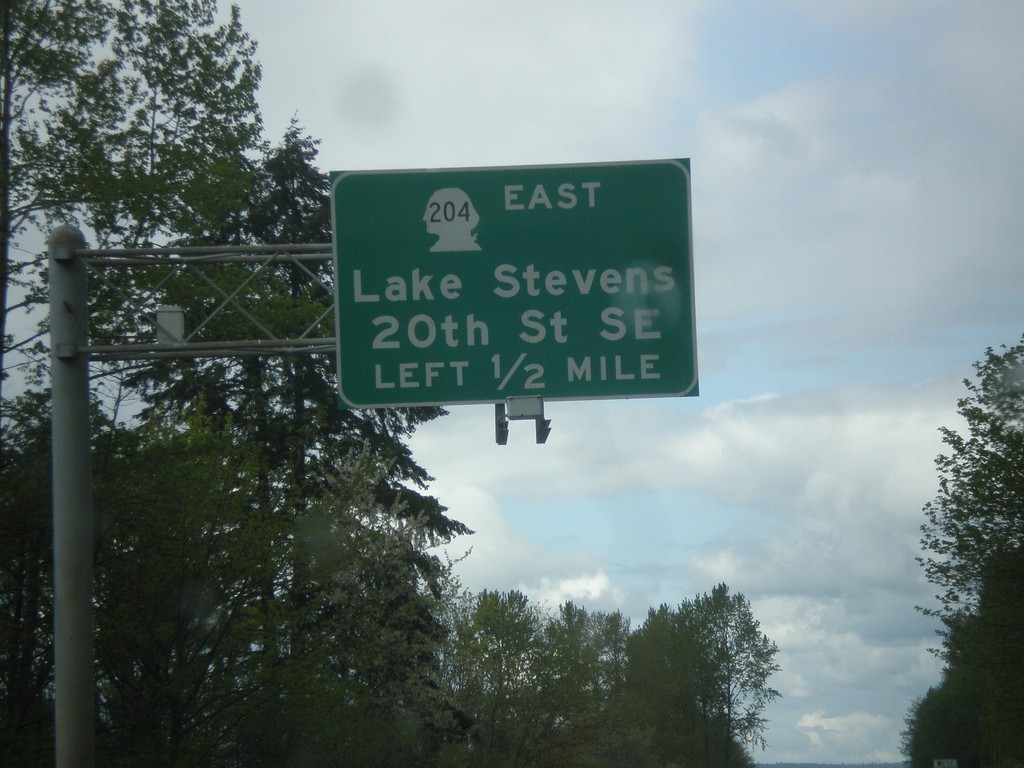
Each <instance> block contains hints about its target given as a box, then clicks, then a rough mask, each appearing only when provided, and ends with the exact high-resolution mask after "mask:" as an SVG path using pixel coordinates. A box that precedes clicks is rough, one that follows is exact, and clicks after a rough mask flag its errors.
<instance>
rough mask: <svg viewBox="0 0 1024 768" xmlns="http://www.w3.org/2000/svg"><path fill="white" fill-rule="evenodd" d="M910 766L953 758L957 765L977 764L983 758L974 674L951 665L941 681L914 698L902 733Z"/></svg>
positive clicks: (927, 766)
mask: <svg viewBox="0 0 1024 768" xmlns="http://www.w3.org/2000/svg"><path fill="white" fill-rule="evenodd" d="M900 750H901V752H902V753H903V756H904V757H906V759H907V763H908V768H932V765H933V761H934V760H935V759H936V758H952V759H955V760H956V761H957V766H958V768H978V767H979V765H980V758H981V691H980V689H979V686H978V685H977V682H976V680H975V678H974V676H973V675H971V674H968V673H966V672H965V670H963V669H959V668H955V669H949V670H947V671H946V673H945V674H944V675H943V679H942V682H941V683H940V684H939V685H938V686H936V687H934V688H929V689H928V692H927V693H926V694H925V695H924V696H922V697H921V698H919V699H917V700H916V701H914V703H913V704H912V705H911V707H910V711H909V712H908V714H907V718H906V729H905V730H904V731H903V732H902V734H901V741H900Z"/></svg>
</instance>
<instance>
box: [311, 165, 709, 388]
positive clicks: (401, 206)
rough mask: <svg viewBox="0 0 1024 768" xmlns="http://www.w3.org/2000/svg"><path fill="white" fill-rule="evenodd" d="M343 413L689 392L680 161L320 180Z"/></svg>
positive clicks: (692, 363) (686, 223) (688, 258)
mask: <svg viewBox="0 0 1024 768" xmlns="http://www.w3.org/2000/svg"><path fill="white" fill-rule="evenodd" d="M331 209H332V216H333V228H334V251H335V286H336V310H337V337H338V390H339V397H340V400H341V402H342V404H343V405H345V406H347V407H352V408H377V407H402V406H414V405H453V404H457V403H485V402H487V403H491V402H499V401H503V400H506V399H507V398H516V397H542V398H543V399H545V400H578V399H591V398H619V397H660V396H685V395H696V394H697V359H696V342H695V329H694V304H693V264H692V236H691V227H690V164H689V161H688V160H655V161H641V162H629V163H600V164H596V165H553V166H518V167H509V168H477V169H473V168H469V169H444V170H413V171H374V172H366V171H353V172H336V173H332V174H331Z"/></svg>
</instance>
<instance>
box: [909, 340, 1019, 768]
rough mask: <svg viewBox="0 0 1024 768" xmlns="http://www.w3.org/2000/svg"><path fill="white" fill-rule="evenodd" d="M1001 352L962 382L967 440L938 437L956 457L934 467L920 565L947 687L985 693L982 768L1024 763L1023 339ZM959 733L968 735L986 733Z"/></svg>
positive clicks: (917, 725)
mask: <svg viewBox="0 0 1024 768" xmlns="http://www.w3.org/2000/svg"><path fill="white" fill-rule="evenodd" d="M1002 349H1003V351H1002V352H996V351H995V350H993V349H992V348H989V349H987V350H986V353H985V358H984V359H983V360H981V361H979V362H977V363H975V366H974V368H975V372H976V380H974V381H972V380H969V379H968V380H965V382H964V384H965V386H966V387H967V390H968V393H969V394H968V395H967V396H966V397H963V398H961V399H960V400H959V401H958V403H957V409H958V412H959V414H960V416H961V417H962V418H963V420H964V423H965V425H966V434H960V433H959V432H957V431H955V430H953V429H949V428H943V429H942V430H941V432H942V437H943V442H944V443H945V444H946V445H947V446H948V448H949V453H948V454H943V455H940V456H939V457H938V458H937V459H936V467H937V468H938V474H939V493H938V495H937V497H936V498H935V500H934V501H932V502H930V503H928V504H927V505H926V506H925V508H924V512H925V517H926V522H925V523H924V525H923V526H922V528H921V530H922V534H923V536H922V540H921V544H922V547H923V549H924V550H925V554H924V555H923V556H922V557H920V558H918V560H919V562H920V563H921V564H922V565H923V567H924V570H925V575H926V576H927V578H928V580H929V581H930V582H931V583H932V584H934V585H935V586H936V587H938V588H939V589H940V590H942V591H941V592H940V593H939V594H938V595H937V596H936V597H937V599H938V601H939V607H938V608H927V609H924V611H925V613H927V614H930V615H935V616H938V617H939V618H941V620H942V621H943V623H944V625H945V631H944V636H943V656H944V658H945V660H946V662H947V664H948V667H947V670H946V676H947V683H948V681H949V680H954V681H956V682H957V688H958V689H959V688H962V687H963V686H965V685H969V686H971V689H972V690H977V691H978V697H979V701H980V711H979V713H978V714H977V717H978V718H979V719H980V750H981V756H980V759H981V762H982V765H988V764H996V765H1001V764H1009V763H1013V762H1015V761H1016V762H1019V761H1021V760H1022V759H1024V736H1022V734H1024V706H1022V704H1021V698H1020V690H1021V687H1022V686H1024V673H1022V670H1021V665H1020V659H1021V658H1022V655H1024V619H1022V618H1021V617H1022V616H1024V514H1022V510H1024V339H1022V343H1020V344H1018V345H1017V346H1015V347H1011V348H1007V347H1003V348H1002ZM961 680H967V681H968V682H965V683H961V682H960V681H961ZM941 690H942V689H940V692H941ZM926 701H927V702H928V704H929V708H923V705H922V706H919V707H918V708H917V709H916V710H914V711H912V713H911V715H910V716H909V717H908V728H909V732H911V733H913V734H917V733H919V732H922V731H923V730H926V726H927V724H928V718H930V717H933V715H932V708H935V709H942V708H943V707H946V708H947V709H948V706H949V705H947V704H945V703H944V702H945V699H943V698H942V697H941V696H939V695H938V694H936V695H935V696H933V697H931V699H926ZM957 723H958V725H957V728H958V729H960V730H961V731H964V732H965V733H971V732H973V730H974V729H976V728H977V727H978V725H979V723H978V722H977V721H975V720H971V719H958V720H957ZM962 740H963V739H961V741H962Z"/></svg>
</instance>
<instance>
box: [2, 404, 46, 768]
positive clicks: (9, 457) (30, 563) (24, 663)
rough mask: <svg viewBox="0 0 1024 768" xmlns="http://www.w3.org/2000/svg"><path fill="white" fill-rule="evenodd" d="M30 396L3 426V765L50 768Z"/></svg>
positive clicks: (40, 465) (42, 435)
mask: <svg viewBox="0 0 1024 768" xmlns="http://www.w3.org/2000/svg"><path fill="white" fill-rule="evenodd" d="M47 406H48V400H47V398H46V397H45V396H43V395H41V394H38V393H28V394H25V395H22V396H21V397H19V398H17V399H16V400H15V401H13V402H12V403H11V407H10V409H9V419H8V421H7V422H6V423H5V424H3V425H0V429H3V430H4V432H5V434H4V435H3V441H2V442H0V452H2V454H3V455H2V456H0V489H3V491H2V493H0V531H2V535H0V764H2V765H19V766H26V768H27V767H28V766H36V765H39V766H42V765H50V764H51V763H52V760H51V754H52V744H53V708H52V702H51V700H50V697H49V690H50V688H51V684H52V680H53V636H52V629H51V628H52V614H51V610H50V606H51V605H52V603H53V583H52V576H51V574H52V568H51V561H52V555H51V553H52V546H51V543H52V540H53V532H52V526H51V516H50V511H49V498H50V421H49V414H48V409H47Z"/></svg>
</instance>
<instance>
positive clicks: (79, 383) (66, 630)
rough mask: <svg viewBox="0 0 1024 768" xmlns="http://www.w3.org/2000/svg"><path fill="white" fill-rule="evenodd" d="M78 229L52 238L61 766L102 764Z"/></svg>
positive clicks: (55, 634)
mask: <svg viewBox="0 0 1024 768" xmlns="http://www.w3.org/2000/svg"><path fill="white" fill-rule="evenodd" d="M84 246H85V238H84V237H83V236H82V233H81V232H79V231H78V230H77V229H75V228H74V227H70V226H62V227H58V228H57V229H55V230H54V231H53V233H52V234H51V235H50V242H49V270H50V337H51V345H50V346H51V350H50V361H51V366H50V376H51V386H52V399H53V413H52V418H51V435H52V437H51V445H52V451H53V459H52V461H53V569H54V572H53V577H54V579H53V591H54V597H53V602H54V607H53V613H54V632H53V648H54V687H55V691H54V698H55V716H56V742H57V743H56V747H57V768H72V766H74V767H75V768H92V766H93V765H94V763H95V751H96V742H95V739H96V737H95V711H96V703H95V696H96V687H95V682H94V680H93V605H92V573H93V535H94V534H93V513H92V448H91V439H90V425H89V359H88V354H87V346H88V342H89V336H88V303H89V298H88V290H87V284H86V268H85V264H84V263H83V262H82V260H81V259H76V258H75V249H76V248H77V249H80V248H83V247H84Z"/></svg>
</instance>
